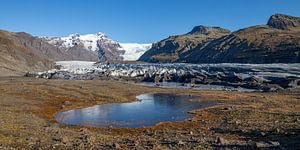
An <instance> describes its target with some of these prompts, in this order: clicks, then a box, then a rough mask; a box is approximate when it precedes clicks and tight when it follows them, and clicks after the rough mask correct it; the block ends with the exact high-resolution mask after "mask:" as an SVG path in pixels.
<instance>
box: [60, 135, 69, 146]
mask: <svg viewBox="0 0 300 150" xmlns="http://www.w3.org/2000/svg"><path fill="white" fill-rule="evenodd" d="M61 142H62V143H63V144H65V145H70V144H71V143H70V140H69V138H68V137H67V136H64V137H63V138H62V140H61Z"/></svg>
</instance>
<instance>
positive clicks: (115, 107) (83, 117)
mask: <svg viewBox="0 0 300 150" xmlns="http://www.w3.org/2000/svg"><path fill="white" fill-rule="evenodd" d="M137 98H138V99H139V100H140V101H136V102H131V103H119V104H105V105H96V106H93V107H88V108H83V109H75V110H70V111H65V112H61V113H58V114H57V115H56V120H57V121H58V122H60V123H62V124H67V125H83V126H94V127H114V128H139V127H144V126H153V125H156V124H158V123H160V122H174V121H183V120H185V119H187V118H190V117H192V116H193V115H192V114H189V113H188V112H189V111H192V110H195V109H200V108H206V107H209V106H213V105H216V103H214V102H196V101H191V99H193V98H196V96H189V95H174V94H143V95H140V96H138V97H137Z"/></svg>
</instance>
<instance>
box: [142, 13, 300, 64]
mask: <svg viewBox="0 0 300 150" xmlns="http://www.w3.org/2000/svg"><path fill="white" fill-rule="evenodd" d="M187 35H188V40H187V38H184V37H187ZM199 36H200V38H199ZM178 39H180V40H178ZM166 58H167V59H166ZM140 60H141V61H146V62H154V63H157V62H159V63H165V62H184V63H297V62H300V18H298V17H291V16H287V15H273V16H272V17H271V18H270V20H269V22H268V25H262V26H254V27H249V28H245V29H242V30H239V31H236V32H233V33H229V32H228V31H226V30H225V29H221V28H216V27H203V26H197V27H195V28H194V29H193V30H192V31H191V32H189V33H188V34H185V35H181V36H176V37H170V38H168V39H166V40H163V41H161V42H158V43H156V44H154V46H153V48H152V49H150V50H149V51H148V52H146V53H145V54H144V55H143V56H142V57H141V58H140Z"/></svg>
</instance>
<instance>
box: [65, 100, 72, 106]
mask: <svg viewBox="0 0 300 150" xmlns="http://www.w3.org/2000/svg"><path fill="white" fill-rule="evenodd" d="M64 105H65V106H69V105H72V102H70V101H65V102H64Z"/></svg>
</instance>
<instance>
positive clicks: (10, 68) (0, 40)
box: [0, 30, 57, 76]
mask: <svg viewBox="0 0 300 150" xmlns="http://www.w3.org/2000/svg"><path fill="white" fill-rule="evenodd" d="M48 46H49V45H48V44H47V43H43V42H42V41H41V40H38V39H35V38H34V37H32V36H30V35H29V34H26V33H11V32H7V31H2V30H0V76H7V75H22V74H24V73H25V72H27V71H42V70H48V69H50V68H52V67H53V62H52V61H50V60H49V59H47V58H46V55H49V56H53V57H55V56H57V55H56V54H54V53H52V51H49V48H50V47H51V46H50V47H48ZM54 55H55V56H54Z"/></svg>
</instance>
